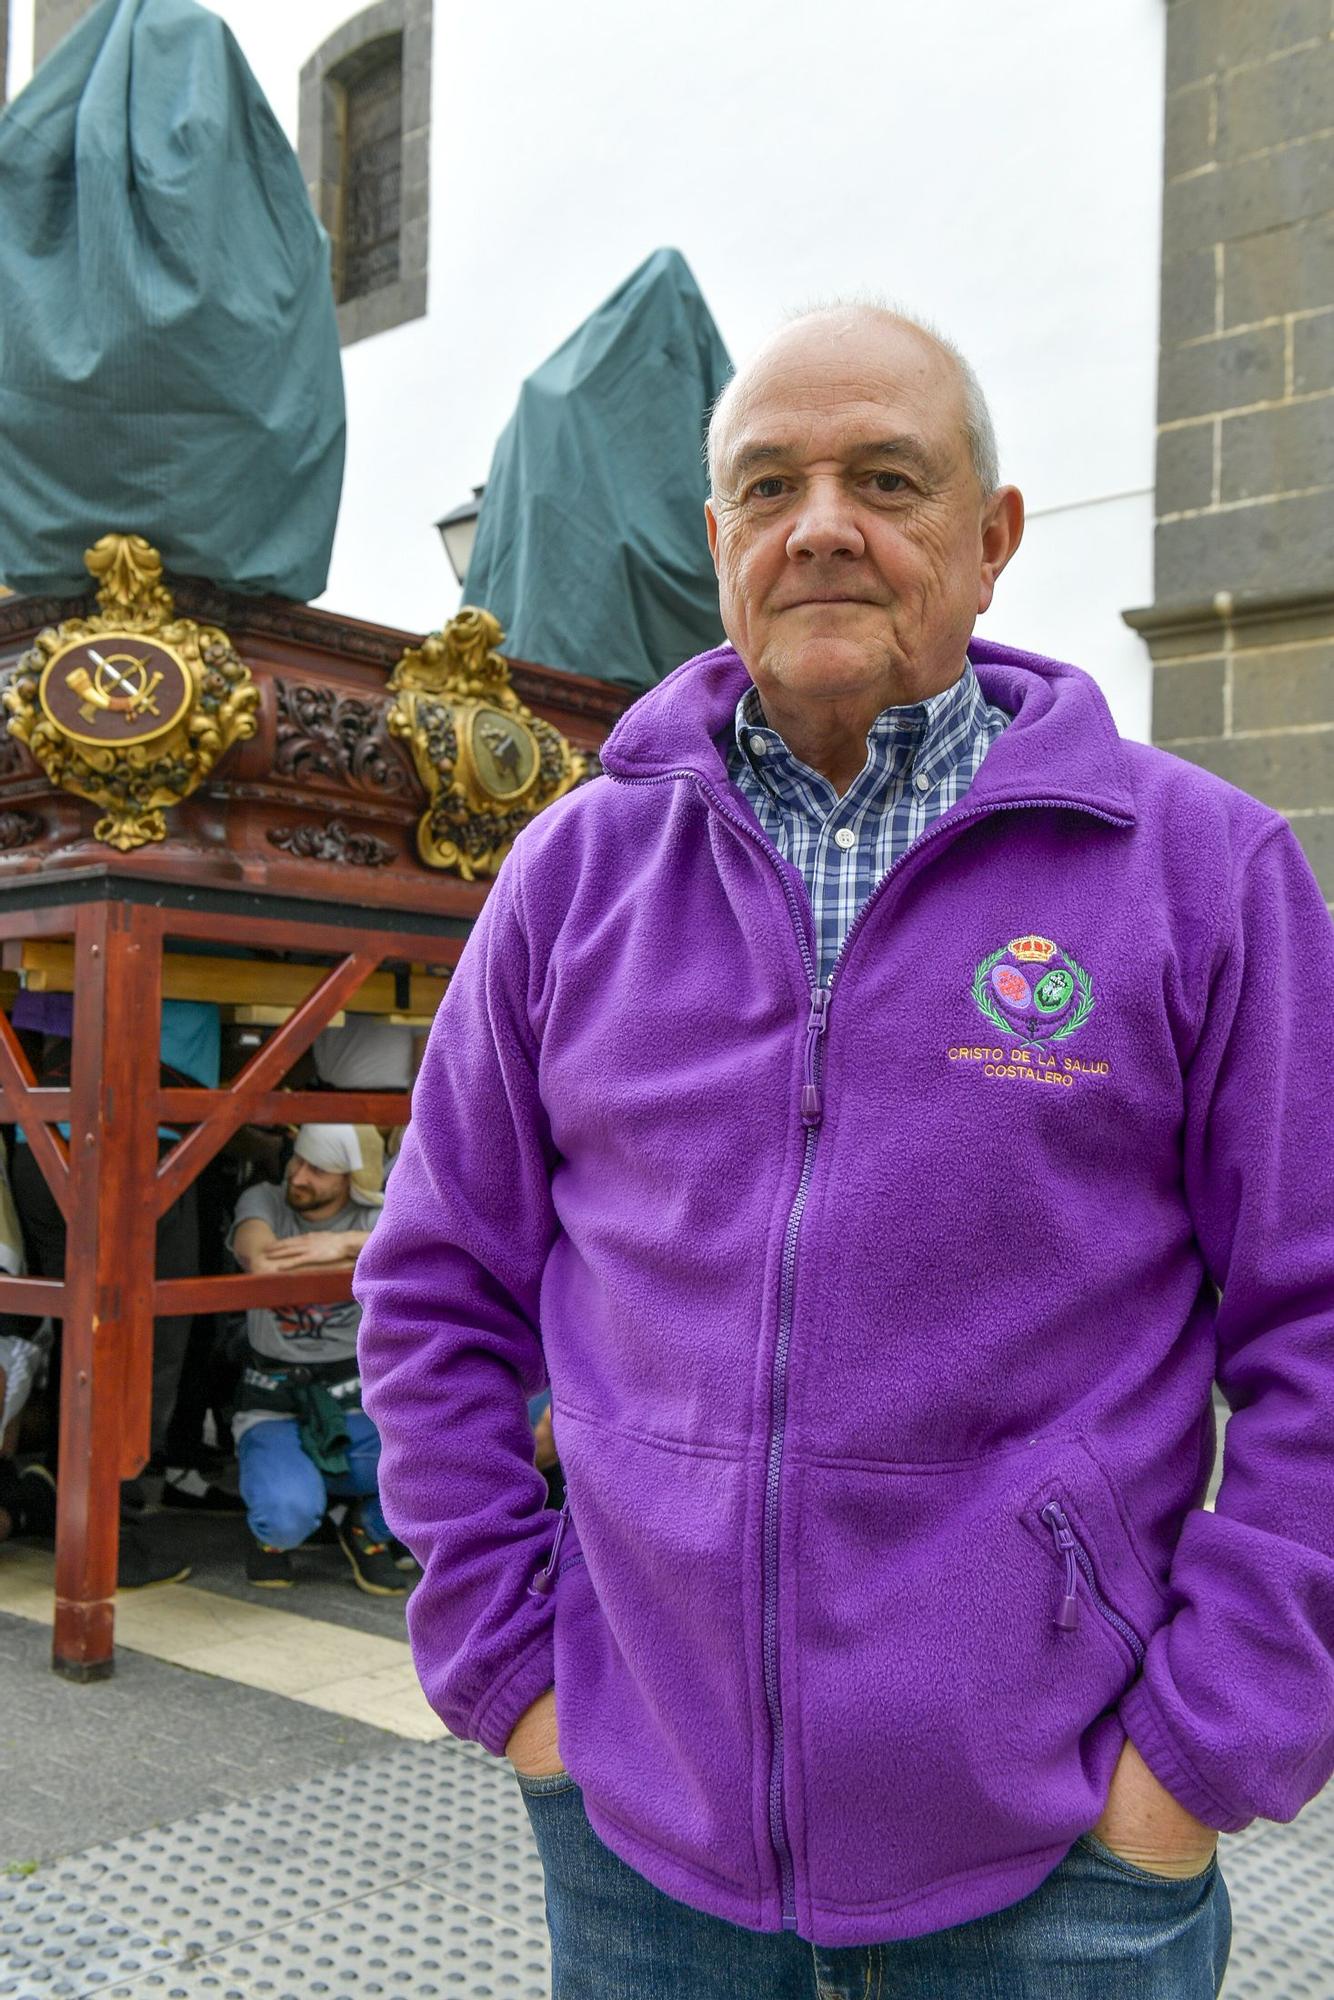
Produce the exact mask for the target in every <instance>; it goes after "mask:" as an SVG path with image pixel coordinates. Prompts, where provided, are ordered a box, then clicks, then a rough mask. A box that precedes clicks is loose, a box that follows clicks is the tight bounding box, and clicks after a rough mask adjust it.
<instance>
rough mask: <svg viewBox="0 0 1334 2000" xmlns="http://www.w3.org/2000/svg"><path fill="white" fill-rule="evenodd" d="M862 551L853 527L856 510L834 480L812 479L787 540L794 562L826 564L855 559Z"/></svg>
mask: <svg viewBox="0 0 1334 2000" xmlns="http://www.w3.org/2000/svg"><path fill="white" fill-rule="evenodd" d="M865 548H866V544H865V541H864V540H863V538H862V533H861V530H860V529H859V527H858V526H857V516H856V509H855V508H854V507H853V504H852V501H851V499H850V497H849V495H848V494H847V493H846V492H845V491H844V489H843V486H842V483H841V482H840V481H839V480H837V479H813V480H812V481H811V483H810V485H809V486H807V487H806V489H805V491H804V492H803V493H802V496H801V503H800V505H799V507H798V509H797V518H796V520H795V521H794V522H793V524H792V532H791V534H790V535H789V536H788V538H787V552H788V555H789V556H790V557H791V558H792V560H793V561H794V562H803V561H804V562H810V561H811V560H812V559H813V560H815V561H816V562H830V561H834V560H837V559H838V558H839V557H854V558H855V557H857V556H860V555H861V554H863V553H864V551H865Z"/></svg>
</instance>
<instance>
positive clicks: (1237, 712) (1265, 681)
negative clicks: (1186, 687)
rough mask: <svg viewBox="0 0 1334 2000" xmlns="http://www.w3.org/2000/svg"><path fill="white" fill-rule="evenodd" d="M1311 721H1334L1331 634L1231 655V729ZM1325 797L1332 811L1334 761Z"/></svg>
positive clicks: (1298, 724) (1278, 726) (1333, 645)
mask: <svg viewBox="0 0 1334 2000" xmlns="http://www.w3.org/2000/svg"><path fill="white" fill-rule="evenodd" d="M1331 622H1332V623H1334V618H1332V620H1331ZM1155 685H1156V681H1155ZM1313 722H1327V723H1334V632H1332V633H1331V636H1330V638H1329V639H1328V640H1327V641H1326V643H1325V644H1324V645H1314V646H1280V647H1275V648H1274V649H1273V650H1272V651H1265V652H1256V653H1237V654H1235V655H1234V656H1233V661H1232V727H1233V728H1234V729H1235V730H1238V731H1245V730H1249V729H1287V728H1292V727H1294V726H1296V727H1302V726H1304V725H1306V724H1309V723H1313ZM1201 733H1203V732H1201ZM1329 793H1330V805H1331V807H1332V808H1334V761H1332V762H1331V768H1330V784H1329Z"/></svg>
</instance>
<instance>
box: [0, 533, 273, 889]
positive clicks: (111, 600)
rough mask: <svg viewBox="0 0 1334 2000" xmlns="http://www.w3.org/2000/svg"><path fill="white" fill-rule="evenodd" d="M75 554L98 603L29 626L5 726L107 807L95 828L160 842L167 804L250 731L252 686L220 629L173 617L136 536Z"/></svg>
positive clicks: (134, 843) (99, 834)
mask: <svg viewBox="0 0 1334 2000" xmlns="http://www.w3.org/2000/svg"><path fill="white" fill-rule="evenodd" d="M84 562H85V563H86V565H87V567H88V571H89V574H90V575H91V576H92V577H93V578H94V579H95V580H96V581H97V582H98V592H97V601H98V603H99V605H100V606H101V610H100V611H99V612H98V613H97V614H96V615H95V616H94V617H92V618H67V619H66V620H65V622H64V624H63V625H59V626H56V627H54V628H52V627H50V626H48V627H47V629H46V631H44V632H40V633H39V634H38V636H37V639H36V642H35V644H34V645H33V646H32V647H31V648H30V649H29V651H28V652H26V653H25V654H24V655H23V657H22V659H21V660H20V661H19V663H18V665H17V667H16V668H15V669H14V672H13V674H12V675H11V677H10V680H9V684H8V686H7V687H6V688H5V691H4V699H5V707H6V708H7V709H8V711H9V717H10V720H9V733H10V735H11V736H17V738H18V739H19V741H20V743H26V744H27V746H28V749H29V750H30V751H31V753H32V755H33V756H34V757H35V758H36V760H37V762H38V763H39V764H40V765H41V767H42V769H43V770H44V771H45V773H46V775H47V777H48V778H49V779H50V781H51V783H52V784H53V785H56V786H58V787H59V789H60V790H62V791H66V792H76V793H77V794H78V795H79V797H81V798H85V799H91V800H92V801H93V803H94V804H95V805H100V806H104V807H105V808H106V812H105V815H104V817H103V818H101V819H100V820H98V822H97V824H96V826H95V827H94V828H93V833H94V835H95V837H96V838H97V839H98V840H104V841H106V843H107V845H108V846H110V847H115V848H118V849H119V850H120V852H121V853H125V852H126V851H127V850H128V849H130V848H132V847H142V846H144V845H145V843H146V842H148V841H150V840H164V839H165V838H166V833H167V824H166V821H165V819H164V818H163V816H162V815H163V809H164V807H166V806H175V805H179V804H180V802H181V800H182V799H184V798H188V797H189V795H190V793H191V792H193V791H194V789H195V787H196V786H197V785H198V784H200V783H201V782H202V781H203V779H204V778H206V777H207V776H208V774H209V772H210V771H211V770H212V769H213V766H214V765H215V764H216V763H217V761H218V759H219V758H220V757H221V756H222V755H223V754H224V752H225V751H227V750H229V749H230V748H231V746H232V744H233V743H237V742H240V741H242V740H243V739H244V738H246V737H248V736H253V735H254V733H255V730H256V728H257V726H258V719H257V717H256V714H255V710H256V708H257V707H258V705H259V689H258V688H257V687H256V686H255V685H254V683H253V681H252V680H251V678H250V669H249V668H248V667H247V666H246V665H245V663H244V662H243V661H242V660H241V659H240V658H239V657H238V655H237V653H236V651H235V649H234V648H233V646H232V642H231V640H230V639H229V638H228V637H227V634H226V633H225V632H221V631H219V630H217V628H216V627H214V626H201V625H196V624H195V622H194V620H193V619H190V618H176V617H174V616H173V605H172V598H171V592H170V591H169V590H167V588H166V587H165V585H164V584H163V582H162V559H161V557H160V556H159V555H158V552H157V550H156V549H154V548H150V546H149V544H148V543H147V542H146V541H145V540H144V539H143V537H142V535H103V537H102V539H101V540H100V541H99V542H98V543H97V544H96V546H95V547H94V548H91V549H89V550H87V551H86V553H85V555H84Z"/></svg>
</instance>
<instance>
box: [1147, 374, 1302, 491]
mask: <svg viewBox="0 0 1334 2000" xmlns="http://www.w3.org/2000/svg"><path fill="white" fill-rule="evenodd" d="M1331 481H1334V396H1327V397H1323V398H1320V399H1318V400H1317V401H1315V402H1311V403H1289V404H1286V405H1284V406H1281V407H1280V408H1278V409H1274V410H1252V411H1250V412H1248V413H1247V415H1245V416H1243V417H1224V418H1223V438H1222V481H1221V489H1220V495H1219V497H1220V499H1222V500H1224V501H1228V500H1255V499H1259V498H1260V497H1261V495H1263V494H1266V493H1299V492H1301V491H1303V490H1304V489H1305V488H1307V487H1311V486H1325V485H1329V484H1330V483H1331ZM1158 505H1159V512H1160V513H1163V514H1165V513H1167V512H1168V511H1169V509H1168V508H1167V507H1166V506H1164V504H1163V502H1162V499H1161V496H1160V498H1159V503H1158Z"/></svg>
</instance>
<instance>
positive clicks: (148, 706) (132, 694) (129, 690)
mask: <svg viewBox="0 0 1334 2000" xmlns="http://www.w3.org/2000/svg"><path fill="white" fill-rule="evenodd" d="M87 653H88V657H89V659H90V660H92V661H93V662H94V663H95V665H96V667H97V676H96V678H94V677H93V675H92V674H90V673H89V671H88V669H87V667H75V668H73V669H72V670H71V672H70V673H68V674H67V675H66V677H65V679H66V685H67V686H68V687H69V688H70V689H71V690H72V691H73V693H75V694H76V695H77V696H78V697H79V714H80V715H81V716H82V717H83V719H84V721H85V722H92V721H93V720H94V718H95V717H96V715H97V712H98V710H99V709H101V710H103V711H106V710H112V711H114V712H115V713H116V714H118V715H128V716H136V715H140V714H143V713H145V712H147V713H148V714H149V715H156V714H157V713H158V705H157V702H156V701H155V700H154V698H153V697H154V695H155V694H156V693H157V690H158V687H159V686H160V684H161V681H162V675H161V673H154V674H153V676H152V678H151V679H150V678H149V674H148V665H147V662H146V661H144V660H136V659H135V657H134V655H133V654H132V653H118V654H117V656H116V657H117V659H120V660H126V661H128V662H129V664H130V665H131V666H135V667H137V668H138V669H139V680H138V682H137V683H136V682H135V681H132V680H131V679H130V677H129V675H128V674H123V673H122V672H121V670H120V668H119V667H118V666H116V665H115V664H114V662H113V661H111V660H108V659H105V658H104V657H103V656H102V654H101V653H99V652H98V650H97V648H96V646H89V647H88V648H87ZM104 681H110V682H111V685H112V686H113V687H114V688H118V689H120V690H121V692H120V693H118V694H108V693H107V690H106V688H105V686H104V685H103V682H104Z"/></svg>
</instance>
